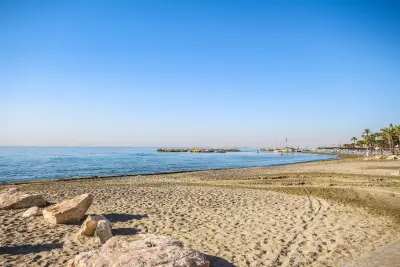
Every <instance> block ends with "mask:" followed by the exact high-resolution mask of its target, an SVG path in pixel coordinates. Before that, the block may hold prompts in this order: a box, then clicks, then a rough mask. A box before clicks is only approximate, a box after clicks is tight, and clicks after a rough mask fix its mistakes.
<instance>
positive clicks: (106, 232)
mask: <svg viewBox="0 0 400 267" xmlns="http://www.w3.org/2000/svg"><path fill="white" fill-rule="evenodd" d="M94 235H95V237H96V240H97V242H98V243H99V244H100V245H103V244H104V243H106V241H107V240H108V239H110V238H111V237H112V236H113V235H112V232H111V226H110V222H109V221H108V220H101V221H99V222H98V223H97V228H96V231H95V233H94Z"/></svg>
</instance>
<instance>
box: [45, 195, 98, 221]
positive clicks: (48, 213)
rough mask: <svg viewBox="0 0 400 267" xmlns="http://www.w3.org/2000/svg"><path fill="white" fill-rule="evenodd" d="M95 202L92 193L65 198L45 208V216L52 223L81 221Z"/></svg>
mask: <svg viewBox="0 0 400 267" xmlns="http://www.w3.org/2000/svg"><path fill="white" fill-rule="evenodd" d="M92 202H93V196H92V195H91V194H83V195H79V196H76V197H74V198H72V199H68V200H64V201H62V202H60V203H58V204H55V205H52V206H50V207H48V208H45V209H44V210H43V217H44V218H45V219H46V220H47V221H48V222H50V223H54V224H61V223H62V224H67V223H74V222H78V221H80V220H81V219H82V218H83V216H85V213H86V211H87V210H88V209H89V207H90V205H91V204H92Z"/></svg>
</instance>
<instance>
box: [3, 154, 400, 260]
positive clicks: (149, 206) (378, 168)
mask: <svg viewBox="0 0 400 267" xmlns="http://www.w3.org/2000/svg"><path fill="white" fill-rule="evenodd" d="M399 168H400V161H385V160H380V161H378V160H377V161H362V160H358V159H341V160H335V161H325V162H313V163H304V164H294V165H287V166H277V167H263V168H247V169H229V170H217V171H201V172H190V173H177V174H163V175H151V176H132V177H129V176H128V177H113V178H99V179H77V180H69V181H66V180H65V181H42V182H34V183H20V184H17V185H10V184H8V185H2V186H1V187H0V190H2V189H5V188H7V187H11V186H13V187H15V186H16V187H19V188H20V189H21V190H23V191H26V192H28V193H38V192H40V193H42V194H43V195H44V196H45V198H46V199H47V200H48V201H50V202H52V203H56V202H58V201H61V200H63V199H66V198H70V197H73V196H75V195H79V194H82V193H88V192H90V193H92V194H93V195H94V202H93V204H92V206H91V207H90V209H89V211H88V212H87V214H103V215H105V216H106V217H107V218H108V219H109V220H110V221H111V222H112V223H113V234H114V235H128V234H136V233H152V234H159V235H167V236H171V237H173V238H177V239H179V240H181V241H183V242H184V244H185V245H186V246H188V247H191V248H193V249H196V250H199V251H200V252H202V253H204V254H206V255H207V258H208V259H209V260H210V262H211V266H342V265H344V264H346V265H347V264H348V266H362V265H360V262H362V260H361V259H363V258H364V259H365V258H367V259H368V256H369V255H375V256H374V257H375V258H377V259H380V264H381V266H399V263H398V262H395V261H396V260H397V259H398V258H397V259H393V257H392V256H393V255H392V253H391V254H390V255H389V254H387V255H385V253H387V252H386V251H390V250H388V249H385V250H382V249H381V250H380V248H382V246H392V247H391V248H392V249H393V246H396V247H395V248H396V249H394V251H398V250H399V247H398V244H399V243H398V239H399V237H400V232H399V224H400V220H399V213H400V207H399V206H400V205H399V204H398V203H400V176H394V175H391V173H393V172H394V171H395V170H398V169H399ZM23 211H24V210H9V211H4V210H2V211H0V232H1V238H0V265H1V266H63V265H65V263H66V262H67V261H68V260H69V259H70V258H71V257H73V256H74V255H75V254H77V253H79V252H82V251H88V250H91V249H93V248H95V247H96V246H97V245H96V244H94V243H93V242H89V241H88V240H83V239H82V238H77V237H76V234H75V233H76V232H77V231H78V229H79V226H80V225H79V224H77V225H56V226H52V225H49V224H48V223H47V222H46V221H45V220H44V219H43V217H31V218H23V217H21V214H22V212H23ZM396 242H397V243H396ZM396 244H397V245H396ZM373 253H375V254H373ZM359 259H360V260H359ZM385 261H386V263H385ZM357 262H358V263H357ZM357 264H358V265H357ZM384 264H387V265H384ZM396 264H397V265H396Z"/></svg>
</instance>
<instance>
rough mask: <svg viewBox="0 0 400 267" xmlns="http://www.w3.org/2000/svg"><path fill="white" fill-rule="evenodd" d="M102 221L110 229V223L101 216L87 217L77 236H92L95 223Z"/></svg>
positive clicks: (95, 226)
mask: <svg viewBox="0 0 400 267" xmlns="http://www.w3.org/2000/svg"><path fill="white" fill-rule="evenodd" d="M102 220H104V221H106V222H107V223H108V224H109V226H110V228H111V222H110V221H109V220H107V218H106V217H104V216H103V215H89V216H88V217H87V218H86V220H85V221H84V222H83V223H82V226H81V230H80V231H79V234H81V235H87V236H93V235H94V233H95V231H96V228H97V223H98V222H99V221H102Z"/></svg>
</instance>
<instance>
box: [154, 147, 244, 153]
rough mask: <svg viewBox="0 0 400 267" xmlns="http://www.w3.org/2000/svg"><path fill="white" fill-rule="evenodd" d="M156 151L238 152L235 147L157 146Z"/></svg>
mask: <svg viewBox="0 0 400 267" xmlns="http://www.w3.org/2000/svg"><path fill="white" fill-rule="evenodd" d="M157 152H191V153H225V152H240V150H239V149H237V148H159V149H157Z"/></svg>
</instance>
